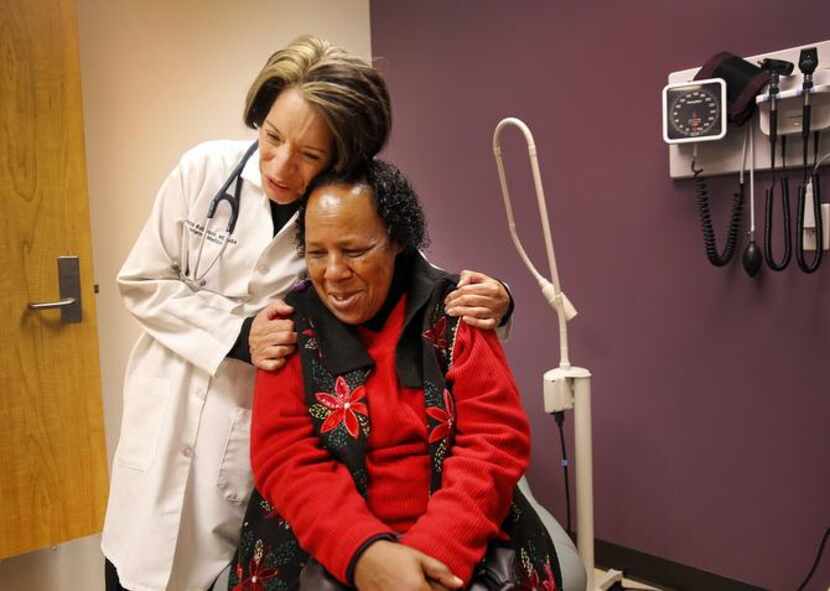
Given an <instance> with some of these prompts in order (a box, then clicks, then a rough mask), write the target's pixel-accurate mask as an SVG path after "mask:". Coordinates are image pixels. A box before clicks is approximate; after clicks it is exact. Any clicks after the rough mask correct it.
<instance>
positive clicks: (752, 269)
mask: <svg viewBox="0 0 830 591" xmlns="http://www.w3.org/2000/svg"><path fill="white" fill-rule="evenodd" d="M762 260H763V259H762V257H761V249H760V248H758V246H757V245H756V244H755V239H754V238H750V239H749V244H747V245H746V248H745V249H744V256H743V258H742V259H741V263H742V264H743V267H744V271H746V274H747V275H749V276H750V277H755V276H756V275H757V274H758V271H760V270H761V262H762Z"/></svg>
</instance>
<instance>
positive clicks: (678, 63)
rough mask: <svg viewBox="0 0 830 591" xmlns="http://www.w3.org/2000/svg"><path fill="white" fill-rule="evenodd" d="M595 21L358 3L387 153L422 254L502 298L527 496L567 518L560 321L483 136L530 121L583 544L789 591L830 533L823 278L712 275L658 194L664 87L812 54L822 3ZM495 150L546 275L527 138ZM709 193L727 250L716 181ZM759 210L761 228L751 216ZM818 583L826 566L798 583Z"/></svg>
mask: <svg viewBox="0 0 830 591" xmlns="http://www.w3.org/2000/svg"><path fill="white" fill-rule="evenodd" d="M599 4H600V3H596V2H595V3H590V2H584V3H578V2H551V1H547V2H543V1H536V2H531V1H524V2H505V1H478V2H446V1H440V0H421V1H420V2H396V1H386V2H382V1H379V0H375V1H373V2H372V11H371V14H372V46H373V54H374V55H375V57H376V58H378V59H379V61H378V65H379V67H380V68H381V69H382V71H383V72H384V73H385V75H386V76H387V79H388V81H389V83H390V87H391V91H392V95H393V98H394V109H395V133H394V137H393V140H392V142H391V144H390V146H389V148H388V149H387V150H386V153H385V155H386V157H388V158H390V159H391V160H393V161H395V162H397V163H398V164H399V165H400V166H401V167H402V168H403V169H404V170H405V171H406V172H407V173H408V174H409V175H410V176H411V178H412V179H413V181H414V183H415V186H416V188H417V189H418V190H419V193H420V194H421V196H422V198H423V200H424V202H425V204H426V207H427V213H428V216H429V219H430V222H431V225H430V229H431V235H432V239H433V246H432V249H431V250H430V256H431V258H432V259H433V260H434V261H436V262H437V263H439V264H442V265H443V266H445V267H448V268H453V269H460V268H464V267H468V268H474V269H480V270H483V271H486V272H489V273H491V274H494V275H496V276H498V277H500V278H502V279H504V280H506V281H508V282H509V283H510V284H511V286H512V289H513V292H514V294H515V296H516V300H517V303H518V312H517V318H516V324H515V329H514V333H513V337H512V338H511V340H510V342H509V343H508V344H507V346H506V348H507V350H508V354H509V356H510V360H511V363H512V365H513V369H514V371H515V374H516V377H517V380H518V382H519V384H520V386H521V387H522V390H523V392H524V399H525V404H526V407H527V409H528V411H529V413H530V414H531V417H532V421H533V426H534V439H533V443H534V461H533V465H532V468H531V472H530V477H531V481H532V483H533V487H534V490H535V491H536V494H537V496H539V497H541V499H542V500H543V501H544V502H545V503H546V504H547V505H548V506H550V507H552V508H553V510H554V512H555V513H556V514H557V516H559V518H560V519H562V518H563V515H564V501H563V494H562V478H561V472H560V469H559V444H558V437H557V435H556V432H555V424H554V422H553V419H552V418H551V417H548V416H546V415H544V413H543V410H542V404H541V393H540V390H541V374H542V372H543V371H544V370H546V369H549V368H551V367H554V366H555V365H556V364H557V363H558V340H557V333H556V326H555V320H554V318H553V316H552V313H551V312H549V310H548V309H547V308H546V306H545V305H544V303H543V300H542V297H541V295H540V294H539V293H538V290H537V288H536V287H535V284H534V283H533V282H532V281H531V279H530V278H529V276H528V273H527V271H526V270H525V268H524V267H523V266H522V265H521V263H520V261H519V259H518V257H517V255H516V254H515V252H514V250H513V247H512V245H511V243H510V239H509V235H508V232H507V227H506V223H505V220H504V214H503V209H502V205H501V196H500V195H501V194H500V191H499V188H498V177H497V174H496V168H495V165H494V161H493V156H492V152H491V147H490V146H491V135H492V132H493V128H494V126H495V124H496V123H497V122H498V120H499V119H500V118H502V117H505V116H508V115H515V116H518V117H521V118H522V119H524V120H525V121H526V122H527V123H528V124H529V125H530V126H531V128H532V129H533V131H534V133H535V136H536V143H537V146H538V149H539V157H540V161H541V166H542V171H543V180H544V183H545V188H546V191H547V195H548V201H549V207H550V210H551V215H552V219H553V231H554V239H555V241H556V247H557V249H558V255H559V270H560V274H561V276H562V278H563V285H564V287H565V290H566V292H567V293H568V295H569V297H570V298H571V300H572V301H573V302H574V304H575V305H576V306H577V308H578V309H579V310H580V313H581V315H580V316H579V317H578V318H577V319H576V320H575V321H573V322H572V323H571V325H570V326H571V328H570V334H571V348H572V360H573V361H574V363H575V364H577V365H582V366H585V367H588V368H589V369H590V370H591V371H592V373H593V374H594V379H593V394H594V398H593V400H594V407H593V412H594V434H595V437H594V468H595V500H596V501H595V502H596V507H595V511H596V512H595V517H596V530H597V536H598V537H599V538H601V539H604V540H607V541H610V542H614V543H616V544H621V545H624V546H628V547H631V548H635V549H637V550H640V551H643V552H647V553H651V554H655V555H658V556H661V557H664V558H667V559H670V560H674V561H677V562H681V563H684V564H687V565H691V566H694V567H696V568H699V569H703V570H706V571H710V572H714V573H717V574H720V575H722V576H727V577H731V578H735V579H739V580H743V581H746V582H749V583H753V584H756V585H761V586H764V587H769V588H772V589H794V588H795V587H797V585H798V584H799V583H800V582H801V580H802V578H803V577H804V575H805V574H806V572H807V570H808V568H809V566H810V565H811V563H812V561H813V558H814V556H815V551H816V547H817V544H818V541H819V539H820V536H821V534H822V533H823V531H824V529H825V528H826V527H827V526H828V525H830V503H829V502H828V499H830V468H828V465H830V463H829V462H828V460H827V455H828V451H830V449H828V447H830V446H828V437H827V433H828V426H830V391H828V387H827V383H828V381H830V365H828V363H827V362H826V359H827V357H828V354H830V332H829V331H828V326H830V306H828V304H829V303H830V299H828V295H830V262H826V263H825V267H824V268H822V269H821V270H820V271H819V272H818V273H817V274H816V275H814V276H806V275H803V274H802V273H801V272H800V271H798V269H797V268H796V267H795V264H794V263H793V265H791V267H790V268H789V269H788V270H787V271H785V272H783V273H779V274H775V273H772V272H770V271H768V270H764V271H763V275H762V277H761V278H760V279H759V280H757V281H751V280H749V279H748V278H747V277H746V276H745V275H744V274H743V271H742V270H741V269H740V268H739V266H737V265H733V266H731V267H729V268H727V269H715V268H714V267H711V266H710V265H709V264H708V262H707V261H706V259H705V256H704V251H703V245H702V240H701V232H700V229H699V225H698V218H697V213H696V208H695V201H694V196H693V188H692V186H691V185H690V183H689V182H688V181H681V182H676V183H675V182H672V181H671V180H670V179H669V177H668V155H667V149H666V146H665V145H664V144H663V142H662V140H661V129H660V90H661V88H662V87H663V85H664V84H665V81H666V78H667V75H668V73H669V72H671V71H673V70H680V69H685V68H689V67H693V66H695V65H697V64H700V63H702V62H703V61H704V60H705V59H706V58H708V57H709V56H710V55H713V54H714V53H716V52H717V51H720V50H723V49H728V50H730V51H733V52H735V53H738V54H743V55H751V54H755V53H762V52H765V51H772V50H778V49H783V48H787V47H793V46H796V45H801V44H805V43H810V42H814V41H820V40H822V39H827V38H829V37H830V3H827V2H824V1H819V0H814V1H808V0H796V1H792V2H772V1H770V0H754V1H750V0H736V1H735V2H714V1H712V0H704V1H703V2H702V3H701V2H697V3H694V5H693V6H694V8H691V6H692V5H686V4H681V3H679V2H658V1H654V0H652V1H649V2H628V3H616V4H612V3H610V2H609V3H602V4H603V8H601V9H600V8H599V7H598V6H599ZM707 6H708V8H709V9H708V10H707V9H706V7H707ZM825 67H826V65H825ZM612 94H616V95H618V96H622V98H621V100H620V102H619V103H618V104H617V105H612V104H611V100H610V98H611V95H612ZM829 135H830V134H829ZM827 145H830V138H828V142H827ZM503 147H504V148H505V152H506V158H505V162H506V165H507V167H508V171H509V175H510V177H511V181H512V183H511V192H512V194H513V198H514V200H515V201H518V202H523V204H522V205H521V207H518V210H519V211H518V213H517V215H518V223H519V228H520V230H521V232H522V236H523V240H524V241H525V245H526V246H528V247H529V250H530V251H531V253H532V254H533V255H534V257H535V260H536V262H537V265H538V266H539V267H543V266H544V265H545V262H544V258H543V250H542V239H541V231H540V229H539V225H538V218H537V214H536V212H535V203H534V200H535V197H533V193H532V186H531V182H530V174H529V167H528V165H527V156H526V151H525V147H524V141H523V140H521V139H520V136H519V134H518V132H516V131H512V132H510V133H508V134H505V136H503ZM825 185H827V186H830V180H827V181H825ZM718 186H720V187H721V188H722V190H721V191H720V194H721V195H723V198H722V199H719V200H717V204H716V205H715V212H716V215H717V216H718V217H717V220H718V231H719V235H722V234H723V231H724V229H725V221H724V219H725V214H726V212H727V209H726V205H727V204H726V202H727V201H728V200H727V199H726V197H727V195H728V193H726V190H727V189H730V190H731V185H725V184H723V183H721V184H717V183H715V188H717V187H718ZM761 186H762V187H764V186H765V183H764V182H762V183H761ZM756 211H757V214H758V218H759V219H761V220H762V219H763V217H762V207H761V201H760V199H759V200H758V204H757V209H756ZM779 252H780V248H779ZM825 372H827V373H825ZM571 451H572V450H571ZM574 518H575V515H574ZM819 582H821V583H823V586H822V585H821V584H819ZM828 582H830V556H825V558H824V561H823V564H822V566H821V568H820V570H819V572H818V573H817V574H816V576H815V577H814V584H813V585H812V586H811V588H813V589H826V586H827V584H828Z"/></svg>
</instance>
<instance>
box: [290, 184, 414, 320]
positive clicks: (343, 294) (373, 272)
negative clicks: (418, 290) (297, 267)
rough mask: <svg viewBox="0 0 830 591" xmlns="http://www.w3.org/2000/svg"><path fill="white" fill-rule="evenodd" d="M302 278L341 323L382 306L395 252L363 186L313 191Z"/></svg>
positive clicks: (363, 316) (307, 216) (368, 316)
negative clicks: (306, 270) (307, 281)
mask: <svg viewBox="0 0 830 591" xmlns="http://www.w3.org/2000/svg"><path fill="white" fill-rule="evenodd" d="M305 228H306V232H305V260H306V265H307V267H308V274H309V277H310V278H311V282H312V283H313V284H314V288H315V289H316V290H317V294H318V295H319V296H320V299H321V300H322V301H323V303H324V304H325V306H326V307H327V308H328V309H329V310H331V312H332V313H333V314H334V315H335V316H336V317H337V318H338V319H339V320H340V321H341V322H344V323H346V324H361V323H363V322H366V321H367V320H369V319H371V318H372V317H373V316H374V315H375V314H376V313H377V312H378V310H380V309H381V307H382V306H383V302H384V301H385V300H386V295H387V294H388V293H389V286H390V285H391V284H392V275H393V273H394V270H395V257H396V255H397V254H398V253H399V252H400V248H398V247H397V245H395V244H394V243H393V242H392V241H391V239H390V238H389V235H388V233H387V231H386V227H385V226H384V224H383V221H382V220H381V219H380V216H378V214H377V212H376V211H375V204H374V200H373V199H372V194H371V190H370V189H369V188H368V187H367V186H366V185H363V184H357V185H329V186H324V187H319V188H317V189H315V190H314V192H313V193H312V194H311V195H310V197H309V201H308V205H307V207H306V213H305Z"/></svg>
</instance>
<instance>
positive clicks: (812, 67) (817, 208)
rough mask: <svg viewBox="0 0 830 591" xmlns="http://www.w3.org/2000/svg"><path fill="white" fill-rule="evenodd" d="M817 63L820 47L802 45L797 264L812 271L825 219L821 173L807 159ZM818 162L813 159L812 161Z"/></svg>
mask: <svg viewBox="0 0 830 591" xmlns="http://www.w3.org/2000/svg"><path fill="white" fill-rule="evenodd" d="M817 66H818V50H817V49H816V48H815V47H810V48H807V49H802V50H801V54H800V55H799V58H798V69H799V70H801V73H802V75H803V80H802V84H801V96H802V97H803V103H802V108H801V139H802V143H803V166H804V177H803V179H802V182H801V185H800V186H799V188H798V209H797V211H798V214H797V215H798V217H797V221H796V241H795V258H796V261H797V262H798V267H799V268H800V269H801V270H802V271H804V272H805V273H813V272H815V271H816V270H817V269H818V268H819V265H821V258H822V253H823V251H824V248H823V245H822V243H821V241H822V236H823V233H822V230H823V228H822V225H823V223H822V219H821V197H820V195H819V189H818V176H817V175H812V174H811V173H810V164H809V161H808V159H807V153H808V150H809V144H810V123H811V105H810V93H811V91H812V89H813V72H815V71H816V67H817ZM815 147H816V153H817V152H818V150H817V147H818V140H816V142H815ZM816 162H817V160H816V161H814V162H813V164H815V163H816ZM808 192H812V193H813V195H812V202H813V203H812V205H813V207H812V209H813V218H814V220H815V222H814V223H815V229H816V250H815V255H814V256H813V260H812V261H809V262H808V261H806V260H805V258H804V240H803V235H804V209H805V207H806V202H807V194H808Z"/></svg>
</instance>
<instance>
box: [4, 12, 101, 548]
mask: <svg viewBox="0 0 830 591" xmlns="http://www.w3.org/2000/svg"><path fill="white" fill-rule="evenodd" d="M2 5H3V6H2V9H0V204H2V205H0V294H2V296H1V297H2V307H0V339H2V340H0V345H2V347H0V388H2V390H1V391H0V558H4V557H7V556H12V555H15V554H20V553H23V552H27V551H30V550H34V549H36V548H42V547H45V546H49V545H53V544H57V543H59V542H64V541H67V540H71V539H74V538H78V537H81V536H86V535H89V534H92V533H95V532H98V531H100V529H101V525H102V523H103V516H104V509H105V505H106V494H107V466H106V462H107V460H106V443H105V439H104V421H103V411H102V403H101V382H100V368H99V364H98V341H97V328H96V322H95V296H94V294H93V273H92V248H91V237H90V222H89V207H88V203H87V182H86V162H85V157H84V127H83V118H82V105H81V84H80V66H79V57H78V31H77V14H76V9H75V4H74V0H3V2H2ZM61 255H74V256H77V257H79V259H80V281H81V298H82V302H83V320H82V322H80V323H78V324H64V323H62V322H61V312H60V310H47V311H40V312H31V311H28V309H27V304H28V303H29V302H46V301H55V300H58V299H59V298H58V277H57V264H56V260H57V257H58V256H61Z"/></svg>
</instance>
